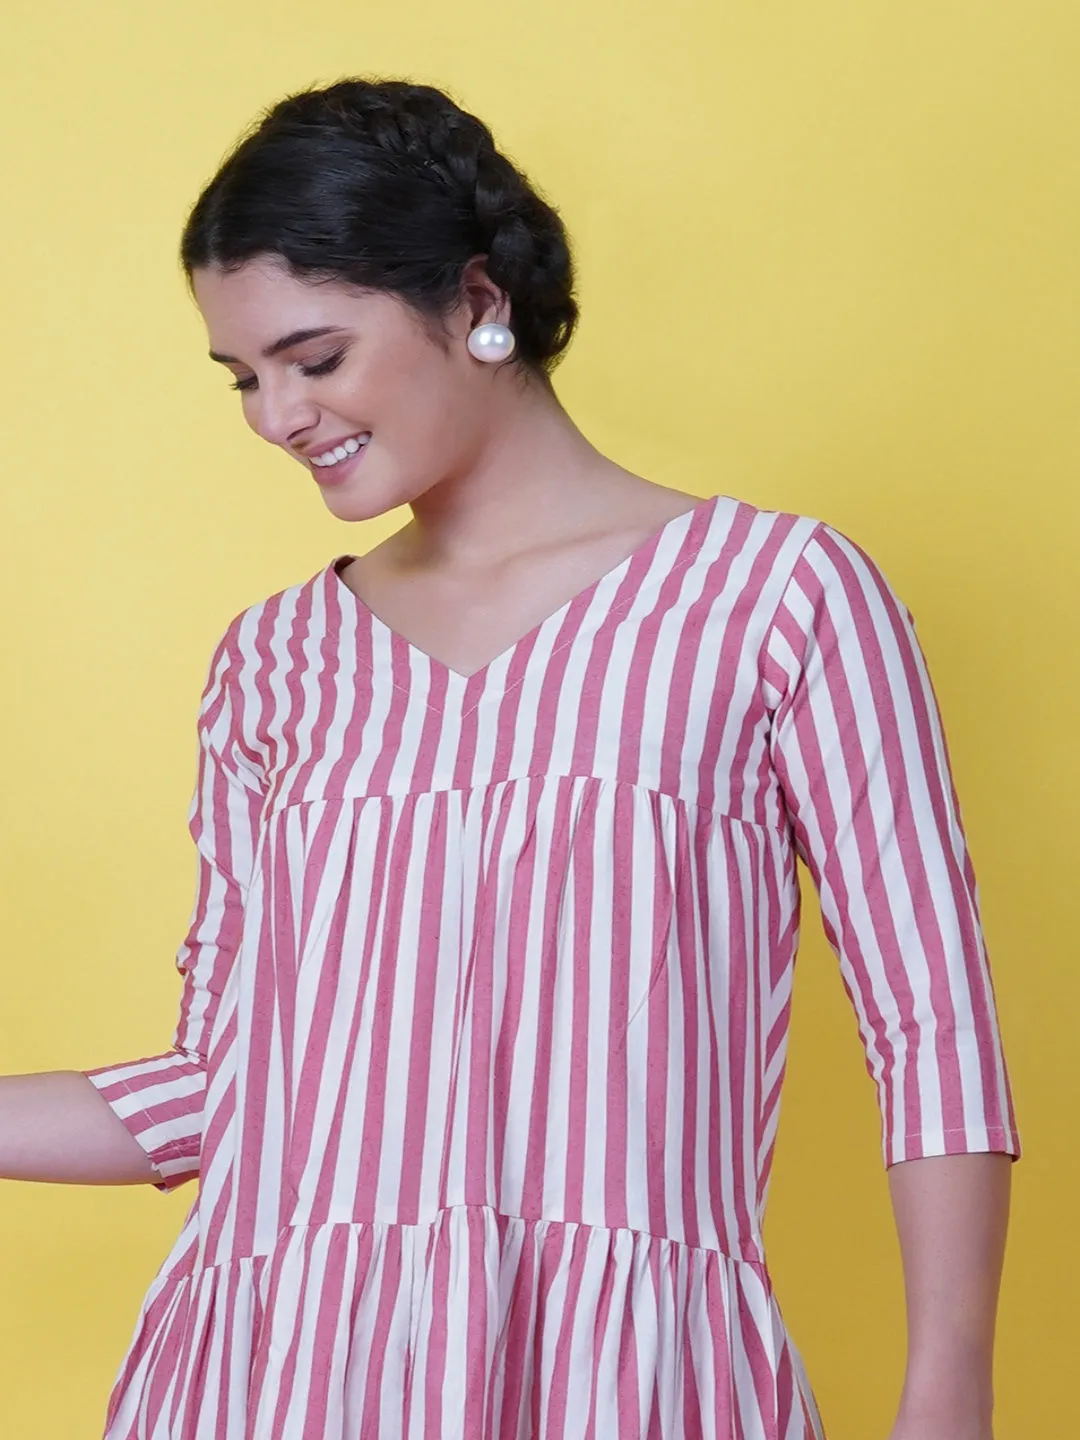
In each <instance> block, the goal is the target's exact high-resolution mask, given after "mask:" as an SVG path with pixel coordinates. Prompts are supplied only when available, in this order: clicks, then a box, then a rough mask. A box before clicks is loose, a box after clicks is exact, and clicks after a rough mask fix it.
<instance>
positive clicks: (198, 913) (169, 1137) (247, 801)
mask: <svg viewBox="0 0 1080 1440" xmlns="http://www.w3.org/2000/svg"><path fill="white" fill-rule="evenodd" d="M230 633H231V631H230ZM229 639H230V634H229V633H227V634H226V635H225V636H224V637H223V638H222V639H221V641H219V643H218V646H217V648H216V650H215V652H214V656H213V659H212V660H211V664H210V671H209V675H208V678H207V681H206V685H205V688H204V690H203V695H202V702H201V705H200V709H199V720H198V739H199V748H198V771H197V779H196V784H195V793H194V797H193V799H192V802H191V808H190V811H189V816H188V819H189V829H190V832H191V836H192V839H193V840H194V841H195V845H196V848H197V852H198V869H197V881H196V891H195V903H194V907H193V910H192V915H191V920H190V923H189V927H188V931H187V934H186V936H185V938H184V940H183V942H182V944H181V946H180V949H179V951H178V952H177V956H176V967H177V969H178V970H179V972H180V974H181V976H182V977H183V988H182V994H181V1002H180V1014H179V1019H178V1022H177V1025H176V1029H175V1031H174V1033H173V1042H172V1047H171V1049H169V1050H167V1051H166V1052H165V1053H164V1054H161V1055H151V1056H148V1057H146V1058H144V1059H142V1060H133V1061H126V1062H123V1063H120V1064H115V1065H106V1066H100V1067H98V1068H96V1069H92V1070H86V1071H84V1072H83V1073H84V1074H85V1075H86V1076H87V1078H88V1079H89V1080H90V1082H91V1083H92V1084H93V1085H94V1086H96V1088H97V1089H98V1091H99V1093H100V1094H101V1095H102V1096H103V1098H104V1099H105V1100H106V1101H107V1102H108V1104H109V1105H110V1106H111V1107H112V1109H113V1111H114V1112H115V1114H116V1115H117V1116H118V1117H119V1118H120V1119H121V1120H122V1121H123V1122H124V1124H125V1125H126V1126H127V1129H128V1131H129V1132H130V1134H131V1135H132V1136H133V1137H134V1138H135V1139H136V1140H137V1141H138V1143H139V1144H140V1145H141V1146H142V1148H143V1149H144V1150H145V1152H146V1154H147V1156H148V1158H149V1160H150V1162H151V1164H152V1165H153V1167H154V1169H155V1170H156V1171H157V1173H158V1175H159V1176H160V1179H159V1180H158V1181H156V1182H155V1185H156V1188H157V1189H159V1190H171V1189H174V1188H175V1187H176V1186H177V1185H181V1184H183V1183H184V1181H186V1180H190V1179H193V1178H194V1177H195V1176H196V1175H197V1174H198V1173H199V1152H200V1145H201V1140H202V1129H203V1102H204V1096H205V1092H206V1076H207V1062H208V1056H209V1047H210V1041H211V1036H212V1034H213V1031H214V1021H215V1017H216V1015H217V1011H218V1006H219V1004H220V1001H221V996H222V992H223V989H224V987H225V984H226V980H227V978H228V976H229V973H230V970H231V968H232V963H233V959H234V957H235V955H236V952H237V949H238V946H239V942H240V934H241V929H242V923H243V914H244V904H245V899H246V895H247V889H248V882H249V880H250V877H251V872H252V867H253V863H254V855H255V845H256V837H257V833H258V824H259V816H260V813H261V810H262V803H263V796H264V788H263V785H262V783H261V780H260V777H259V774H258V771H257V769H256V767H255V766H254V765H253V763H252V762H251V760H250V759H249V758H248V757H246V756H245V755H244V754H243V751H242V749H241V747H240V744H239V733H238V724H237V714H238V710H237V705H236V698H235V685H234V682H233V675H232V666H231V662H230V655H229V650H230V645H229Z"/></svg>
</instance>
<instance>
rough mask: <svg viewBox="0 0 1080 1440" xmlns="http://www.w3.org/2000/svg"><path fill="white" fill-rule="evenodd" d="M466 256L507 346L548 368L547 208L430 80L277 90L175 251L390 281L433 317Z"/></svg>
mask: <svg viewBox="0 0 1080 1440" xmlns="http://www.w3.org/2000/svg"><path fill="white" fill-rule="evenodd" d="M476 255H483V256H486V257H487V273H488V275H489V276H490V277H491V279H492V281H493V282H494V283H495V284H496V285H498V286H499V288H500V289H501V290H503V291H505V293H506V294H507V296H508V297H509V300H510V304H511V307H512V318H511V322H510V323H511V326H512V328H513V331H514V334H515V336H516V338H517V356H518V358H519V359H520V360H521V361H523V362H524V363H525V364H527V365H529V366H531V367H533V368H535V369H539V370H540V371H542V372H547V371H550V370H551V368H552V367H553V366H554V365H555V363H556V362H557V361H558V359H559V358H560V356H561V355H562V353H563V351H564V350H565V349H566V346H567V345H568V344H569V341H570V337H571V335H572V334H573V331H574V326H575V324H576V321H577V315H578V307H577V304H576V302H575V299H574V295H573V288H574V274H573V262H572V259H571V255H570V247H569V243H568V240H567V236H566V231H565V229H564V227H563V223H562V220H561V219H560V218H559V215H558V214H557V212H556V211H555V210H554V209H553V208H552V207H551V206H550V205H549V204H547V202H546V201H544V200H543V199H541V197H540V196H539V195H538V194H537V192H536V191H535V190H534V189H533V187H532V186H531V185H530V183H529V181H528V180H527V179H526V178H525V176H524V175H523V174H522V173H521V171H520V170H518V169H517V168H516V167H515V166H514V165H513V164H512V163H511V162H510V161H509V160H508V159H507V158H506V157H505V156H504V155H502V154H500V152H499V151H498V150H497V149H496V146H495V142H494V140H493V139H492V136H491V132H490V130H489V129H488V128H487V126H486V125H484V124H483V123H482V122H481V121H480V120H478V119H477V118H476V116H475V115H470V114H469V113H468V112H467V111H465V110H462V109H460V108H459V107H458V106H457V105H456V104H455V103H454V102H453V101H452V100H451V99H450V98H449V96H447V95H445V94H443V92H442V91H441V90H436V89H434V88H433V87H431V86H428V85H411V84H408V83H406V82H404V81H399V80H362V79H349V80H341V81H339V82H338V83H336V84H333V85H329V86H327V87H325V88H323V89H309V90H304V91H300V92H298V93H296V94H293V95H289V96H286V98H285V99H283V100H281V101H280V102H279V103H278V104H276V105H274V106H273V107H272V108H271V109H269V110H268V111H266V112H265V113H264V114H263V116H262V117H261V118H260V119H259V121H258V122H257V123H256V125H255V127H254V128H253V129H252V130H251V131H249V132H248V133H247V134H246V135H245V136H243V137H242V138H241V140H240V141H239V142H238V144H237V145H236V146H235V148H234V149H233V150H232V151H231V152H230V154H229V155H228V156H227V158H226V159H225V161H224V162H223V164H222V165H221V168H220V169H219V170H218V172H217V174H216V175H215V176H214V178H213V179H212V180H211V181H210V183H209V184H208V185H207V187H206V188H205V190H204V191H203V192H202V194H201V195H200V196H199V198H198V200H197V201H196V203H195V205H194V207H193V209H192V211H191V214H190V216H189V217H188V221H187V224H186V225H185V227H184V234H183V239H182V242H181V247H180V258H181V261H182V264H183V267H184V271H185V273H186V275H187V278H188V281H189V283H190V281H191V278H192V273H193V271H195V270H197V269H200V268H203V267H211V266H212V267H216V268H218V269H222V270H235V269H238V268H239V267H240V266H242V265H243V264H245V262H247V261H249V260H252V259H255V258H256V257H259V256H278V257H280V258H281V259H282V260H283V261H284V262H285V264H286V265H287V266H288V268H289V270H290V271H291V272H293V273H294V274H295V275H297V276H300V277H302V278H310V279H311V280H312V281H318V280H340V281H343V282H346V283H348V284H352V285H356V286H359V287H361V288H363V289H367V290H377V291H387V292H390V293H393V294H395V295H397V296H399V297H400V298H401V299H403V300H405V301H406V302H408V303H409V304H411V305H412V306H413V307H414V309H416V310H417V311H419V312H420V313H422V314H423V315H425V316H426V317H430V318H436V319H440V318H442V317H445V315H446V314H447V313H448V312H449V311H450V310H451V309H452V308H453V307H454V306H455V305H456V304H457V303H458V302H459V301H460V298H461V281H462V272H463V270H464V268H465V266H466V264H467V263H468V261H469V260H471V259H472V258H473V257H474V256H476Z"/></svg>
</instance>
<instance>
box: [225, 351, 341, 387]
mask: <svg viewBox="0 0 1080 1440" xmlns="http://www.w3.org/2000/svg"><path fill="white" fill-rule="evenodd" d="M344 358H345V351H344V350H338V351H336V352H335V353H334V354H333V355H328V356H327V357H326V359H325V360H318V361H316V362H315V364H314V365H301V366H300V373H301V375H307V376H318V375H329V374H330V372H331V370H336V369H337V367H338V366H339V365H340V364H341V362H342V360H343V359H344ZM258 383H259V382H258V381H257V379H256V378H255V376H254V375H248V376H246V377H245V378H244V379H242V380H240V379H237V380H234V381H233V383H232V385H231V386H230V387H229V388H230V389H231V390H254V389H255V388H256V386H257V385H258Z"/></svg>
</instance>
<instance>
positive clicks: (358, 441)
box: [311, 435, 371, 467]
mask: <svg viewBox="0 0 1080 1440" xmlns="http://www.w3.org/2000/svg"><path fill="white" fill-rule="evenodd" d="M370 439H371V436H370V435H354V436H352V437H351V438H350V439H348V440H343V441H342V443H341V444H340V445H338V446H337V448H336V449H334V450H327V452H326V454H325V455H313V456H312V459H311V463H312V464H313V465H318V466H320V467H325V466H327V465H338V464H340V462H341V461H342V460H347V459H348V458H349V456H350V455H355V454H356V452H357V451H358V450H362V449H363V448H364V446H365V445H366V444H367V443H368V441H369V440H370Z"/></svg>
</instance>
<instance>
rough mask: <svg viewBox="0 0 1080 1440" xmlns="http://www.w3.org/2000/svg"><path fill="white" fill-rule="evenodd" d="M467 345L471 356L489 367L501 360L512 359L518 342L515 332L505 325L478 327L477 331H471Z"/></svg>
mask: <svg viewBox="0 0 1080 1440" xmlns="http://www.w3.org/2000/svg"><path fill="white" fill-rule="evenodd" d="M465 343H466V345H468V347H469V354H470V355H472V356H474V357H475V358H476V359H477V360H483V361H484V362H485V363H486V364H488V365H494V364H495V363H496V362H497V361H499V360H509V359H510V356H511V355H512V354H513V353H514V347H515V345H516V344H517V341H516V340H515V339H514V332H513V331H512V330H508V329H507V327H506V326H505V325H491V324H488V325H477V327H476V329H475V330H470V331H469V338H468V340H466V342H465Z"/></svg>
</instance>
